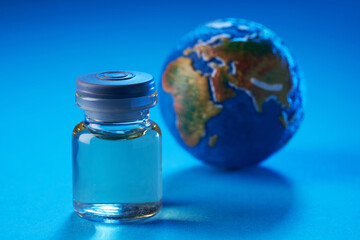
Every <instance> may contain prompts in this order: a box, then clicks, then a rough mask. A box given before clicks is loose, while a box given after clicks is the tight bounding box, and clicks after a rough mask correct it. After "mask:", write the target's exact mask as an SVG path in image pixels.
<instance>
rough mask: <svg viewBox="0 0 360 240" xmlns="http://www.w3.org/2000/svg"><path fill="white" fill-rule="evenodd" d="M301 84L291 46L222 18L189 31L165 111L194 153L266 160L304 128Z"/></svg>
mask: <svg viewBox="0 0 360 240" xmlns="http://www.w3.org/2000/svg"><path fill="white" fill-rule="evenodd" d="M299 80H300V77H299V74H298V70H297V66H296V64H295V63H294V60H293V59H292V57H291V55H290V54H289V51H288V49H287V48H286V47H285V45H284V44H283V42H282V41H281V40H280V39H279V38H278V37H277V36H276V35H275V34H274V33H273V32H271V31H270V30H269V29H267V28H265V27H264V26H262V25H260V24H257V23H254V22H250V21H246V20H241V19H240V20H239V19H225V20H217V21H214V22H211V23H208V24H206V25H203V26H201V27H199V28H198V29H197V30H195V31H194V32H192V33H190V34H189V35H188V36H186V37H185V38H184V39H183V41H182V42H181V43H180V46H178V47H177V48H176V49H175V51H174V52H173V54H172V55H170V57H169V59H168V61H167V63H166V65H165V68H164V71H163V74H162V90H163V92H162V91H160V97H161V98H162V100H161V101H160V106H161V107H162V110H163V115H164V118H165V121H166V123H167V124H168V126H169V127H170V130H171V132H172V133H173V134H174V135H175V137H176V138H177V140H178V141H179V142H180V144H181V145H183V146H184V147H185V148H186V149H187V150H188V151H189V152H191V153H192V154H194V155H195V156H196V157H198V158H199V159H201V160H203V161H205V162H208V163H211V164H214V165H217V166H221V167H233V168H234V167H242V166H245V165H249V164H253V163H256V162H259V161H261V160H264V159H265V158H266V157H268V156H269V155H270V154H272V153H273V152H275V151H276V150H278V149H279V148H280V147H281V146H283V145H284V144H285V143H286V142H287V141H288V140H289V139H290V137H291V136H292V135H293V134H294V133H295V131H296V130H297V128H298V126H299V124H300V122H301V119H302V117H303V110H302V98H301V89H300V81H299ZM168 96H171V98H172V100H171V99H169V98H168ZM171 108H172V109H173V111H174V115H175V116H171ZM183 143H184V144H183ZM229 145H234V146H233V147H229ZM236 145H237V146H236ZM239 146H240V147H239Z"/></svg>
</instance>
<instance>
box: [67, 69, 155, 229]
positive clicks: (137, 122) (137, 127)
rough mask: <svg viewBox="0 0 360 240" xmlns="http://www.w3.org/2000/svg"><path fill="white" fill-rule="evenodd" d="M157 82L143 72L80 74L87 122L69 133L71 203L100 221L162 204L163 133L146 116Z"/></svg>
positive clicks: (133, 216) (140, 214)
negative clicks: (71, 161)
mask: <svg viewBox="0 0 360 240" xmlns="http://www.w3.org/2000/svg"><path fill="white" fill-rule="evenodd" d="M156 103H157V92H156V89H155V81H154V79H153V77H152V76H151V75H150V74H147V73H142V72H125V71H109V72H98V73H89V74H85V75H82V76H80V77H79V78H78V79H77V84H76V105H77V106H78V107H79V108H81V109H83V110H84V112H85V120H84V121H82V122H80V123H79V124H77V125H76V126H75V128H74V130H73V134H72V147H73V149H72V151H73V204H74V209H75V212H77V213H78V214H79V215H80V216H81V217H83V218H86V219H89V220H94V221H100V222H123V221H134V220H140V219H144V218H148V217H151V216H154V215H155V214H157V213H158V212H159V211H160V208H161V204H162V202H161V201H162V200H161V199H162V173H161V131H160V128H159V126H158V125H157V124H156V123H155V122H153V121H151V120H150V119H149V109H150V108H152V107H154V106H155V105H156Z"/></svg>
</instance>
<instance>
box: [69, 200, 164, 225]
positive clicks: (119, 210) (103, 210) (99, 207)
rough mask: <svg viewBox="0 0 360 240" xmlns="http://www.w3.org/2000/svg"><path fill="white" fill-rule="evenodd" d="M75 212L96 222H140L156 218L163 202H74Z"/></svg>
mask: <svg viewBox="0 0 360 240" xmlns="http://www.w3.org/2000/svg"><path fill="white" fill-rule="evenodd" d="M73 204H74V210H75V212H76V213H77V214H78V215H79V216H80V217H82V218H85V219H87V220H91V221H96V222H105V223H121V222H134V221H140V220H144V219H147V218H150V217H152V216H155V215H156V214H157V213H158V212H159V211H160V209H161V205H162V201H161V200H160V201H157V202H147V203H116V204H115V203H114V204H108V203H106V204H98V203H96V204H95V203H80V202H77V201H74V202H73Z"/></svg>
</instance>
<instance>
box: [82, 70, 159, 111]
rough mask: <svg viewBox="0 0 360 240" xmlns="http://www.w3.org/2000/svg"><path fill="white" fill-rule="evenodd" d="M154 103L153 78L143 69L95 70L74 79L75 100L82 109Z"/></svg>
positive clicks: (130, 107) (139, 107) (133, 108)
mask: <svg viewBox="0 0 360 240" xmlns="http://www.w3.org/2000/svg"><path fill="white" fill-rule="evenodd" d="M156 103H157V93H156V89H155V80H154V78H153V76H151V75H150V74H147V73H143V72H137V71H131V72H130V71H107V72H95V73H88V74H84V75H81V76H80V77H78V79H77V81H76V104H77V105H78V107H80V108H81V109H84V110H85V111H91V112H106V113H111V112H126V111H137V110H142V109H148V108H151V107H153V106H155V105H156Z"/></svg>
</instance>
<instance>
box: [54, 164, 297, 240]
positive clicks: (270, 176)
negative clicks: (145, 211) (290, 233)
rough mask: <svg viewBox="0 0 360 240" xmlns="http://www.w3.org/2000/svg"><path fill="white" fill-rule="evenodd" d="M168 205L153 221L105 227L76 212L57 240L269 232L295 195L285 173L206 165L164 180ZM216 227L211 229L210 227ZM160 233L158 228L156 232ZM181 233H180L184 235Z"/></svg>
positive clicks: (56, 237) (286, 210)
mask: <svg viewBox="0 0 360 240" xmlns="http://www.w3.org/2000/svg"><path fill="white" fill-rule="evenodd" d="M165 180H166V181H165V186H164V187H165V188H164V196H165V197H164V207H163V210H162V212H161V214H160V215H159V216H157V217H155V218H154V219H153V220H149V221H145V222H143V223H138V224H136V223H135V224H127V225H106V224H99V223H92V222H87V221H85V220H80V218H78V217H76V216H75V215H74V214H72V215H71V217H69V218H68V219H67V220H66V222H65V223H64V225H63V228H62V229H60V232H57V233H56V236H55V239H61V238H62V239H63V238H64V236H66V237H67V238H68V239H78V238H80V239H89V237H90V236H92V238H91V239H104V240H105V239H107V240H112V239H120V238H121V237H125V236H132V237H133V238H134V239H141V238H142V237H144V234H145V232H147V231H149V230H150V229H158V230H155V231H154V230H153V231H151V234H146V238H147V239H153V238H154V239H157V237H161V238H165V236H168V239H169V237H170V236H172V235H174V236H176V235H177V234H180V235H182V234H188V233H187V232H188V230H187V228H188V227H189V226H191V228H192V229H194V230H196V233H197V236H198V237H203V238H205V237H218V238H221V237H222V236H224V232H223V231H224V230H223V229H224V227H225V228H227V232H226V236H229V237H236V236H240V235H241V236H245V235H248V234H250V235H251V234H254V233H257V232H266V231H268V230H269V229H271V228H272V227H273V226H274V225H278V224H281V221H282V220H283V217H284V216H285V215H286V214H287V212H288V211H289V210H290V209H291V206H292V202H293V201H294V199H293V198H294V193H293V190H292V187H291V184H290V183H289V182H288V181H287V180H286V179H285V178H284V177H283V176H281V175H279V174H278V173H276V172H274V171H273V170H270V169H268V168H264V167H255V168H250V169H246V170H243V171H233V172H224V171H220V170H216V169H212V168H208V167H205V166H197V167H190V168H187V169H185V170H182V171H179V172H176V173H174V174H172V175H171V176H169V178H167V179H165ZM210 229H211V231H209V230H210ZM156 231H159V232H156ZM180 235H179V236H180Z"/></svg>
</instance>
